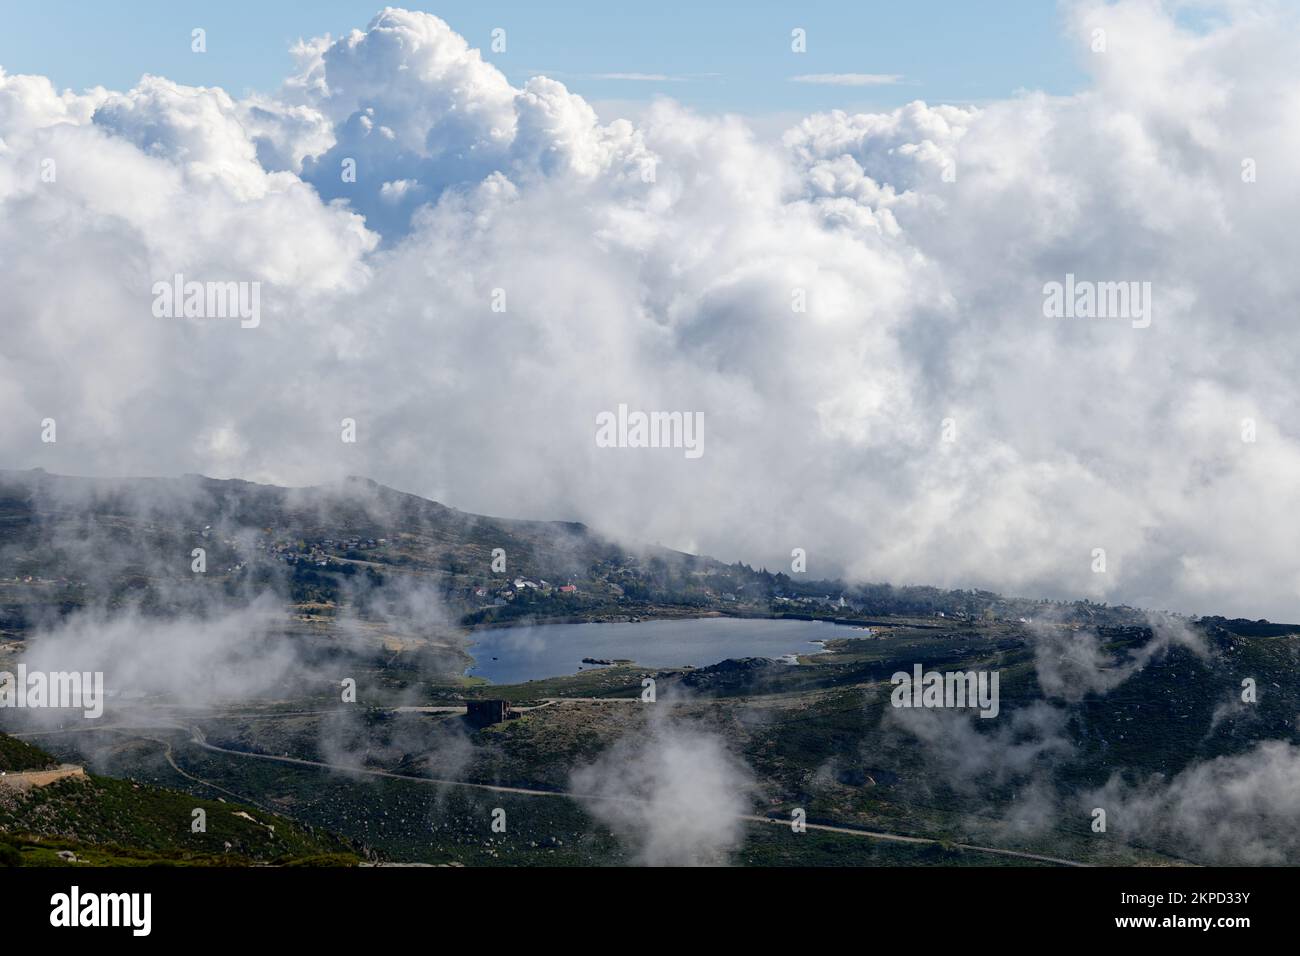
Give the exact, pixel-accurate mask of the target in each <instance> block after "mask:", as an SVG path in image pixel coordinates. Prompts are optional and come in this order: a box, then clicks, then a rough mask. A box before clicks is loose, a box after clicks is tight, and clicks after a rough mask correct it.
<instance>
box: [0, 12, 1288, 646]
mask: <svg viewBox="0 0 1300 956" xmlns="http://www.w3.org/2000/svg"><path fill="white" fill-rule="evenodd" d="M970 6H974V5H967V4H953V5H951V7H948V6H939V5H933V6H931V5H927V4H900V5H897V7H895V6H894V5H890V6H889V7H886V6H885V5H883V4H882V5H878V6H877V5H865V6H863V5H859V4H852V5H850V4H845V5H844V8H845V11H848V10H851V11H852V12H845V11H837V10H836V8H835V6H834V5H830V4H826V5H817V6H814V7H812V8H811V9H803V8H801V9H800V12H799V14H798V16H797V18H792V17H791V16H787V15H786V14H784V13H781V12H780V11H778V10H776V9H775V8H768V7H758V8H756V11H755V12H752V13H747V14H746V15H745V16H743V17H737V16H735V15H733V14H729V13H728V14H710V13H708V12H703V13H701V12H699V11H697V10H695V9H694V8H685V7H683V8H682V12H681V13H679V14H677V15H674V14H673V10H672V8H671V7H664V6H657V7H655V8H654V9H653V11H650V12H644V13H641V12H637V11H630V12H622V11H620V13H619V15H618V16H617V17H615V16H613V15H611V14H607V13H601V12H600V11H599V10H598V9H597V8H594V7H593V8H592V10H591V11H585V10H583V9H580V8H576V7H575V8H564V9H563V11H562V12H555V10H556V8H550V11H551V12H550V15H548V16H544V15H542V14H540V13H535V12H534V13H530V12H528V9H529V8H523V7H521V8H520V12H519V13H517V14H511V13H510V12H509V11H508V10H506V11H503V12H501V14H500V16H497V15H496V12H495V11H489V12H488V13H481V12H474V11H473V10H466V12H464V13H460V12H459V11H457V10H456V9H455V8H448V7H442V8H439V9H440V11H441V13H442V15H443V17H445V18H442V17H440V16H435V15H432V14H429V13H426V12H421V11H415V10H402V9H394V10H388V11H384V12H378V11H372V10H370V9H369V8H364V9H363V8H361V7H357V6H350V5H342V4H313V5H306V4H303V5H291V4H284V3H275V4H263V5H261V6H258V7H253V6H251V5H240V4H233V5H227V6H223V7H221V8H220V12H219V13H214V14H208V13H207V12H206V11H205V14H204V17H203V19H207V17H208V16H219V17H220V18H219V19H211V20H208V22H207V26H205V27H204V29H205V30H207V31H208V33H207V34H206V40H207V47H208V52H206V53H204V54H194V53H191V52H190V51H189V35H190V34H189V30H190V28H191V24H190V21H191V20H196V19H197V18H195V17H190V16H188V15H187V11H188V10H190V9H195V8H190V7H185V6H182V7H181V8H180V9H181V11H182V13H181V14H180V15H177V14H175V13H174V12H172V8H171V7H164V6H161V5H159V6H157V7H151V6H150V5H149V4H133V5H132V7H131V9H132V10H133V12H134V14H135V16H134V19H133V20H132V21H130V22H127V21H125V20H124V19H123V18H122V17H121V15H120V14H119V13H105V12H101V11H100V9H99V7H98V6H97V5H90V4H87V5H84V6H81V5H59V4H53V5H50V4H46V5H40V6H39V7H38V8H37V9H38V10H39V13H36V12H33V11H32V9H31V8H29V7H28V6H26V5H23V6H14V7H7V8H6V9H5V11H4V15H3V16H4V19H3V22H4V24H5V30H4V31H3V33H2V34H0V69H2V70H3V72H0V262H3V263H4V265H5V267H6V274H7V276H9V280H8V282H7V285H6V290H5V294H4V295H3V296H0V326H2V327H3V329H4V335H3V337H0V449H3V454H4V462H3V464H5V465H8V466H9V467H16V468H31V467H38V466H39V467H44V468H46V469H47V470H49V471H53V472H59V473H68V474H94V475H176V474H182V473H202V474H207V475H211V476H213V477H221V478H228V477H238V478H244V479H247V480H253V481H263V482H270V483H276V484H288V485H308V484H318V483H322V482H328V481H333V480H337V479H340V478H342V477H343V476H345V475H350V474H351V475H365V476H367V477H370V478H373V479H375V480H377V481H380V482H382V483H384V484H388V485H391V486H393V487H396V488H399V489H401V490H403V491H409V492H412V493H416V494H420V495H423V496H425V497H429V498H433V499H436V500H439V501H443V502H445V503H447V504H450V505H453V506H455V507H459V508H462V509H464V510H467V511H476V512H481V513H488V514H497V515H504V516H513V517H530V518H547V519H563V520H579V521H584V522H587V523H588V524H590V525H592V526H594V527H596V528H597V529H599V530H601V531H603V532H605V533H607V534H610V535H613V536H615V537H618V538H620V539H622V540H626V541H629V542H651V543H654V542H658V543H662V544H665V545H669V546H672V547H677V548H681V549H683V550H688V551H692V552H696V553H704V554H711V555H713V556H715V557H718V558H721V559H724V560H728V561H734V560H744V561H746V562H749V563H750V564H752V565H754V566H767V567H768V568H770V569H773V570H777V569H786V568H787V566H789V565H791V562H792V554H793V552H794V551H795V550H796V549H799V550H801V551H802V552H804V553H805V554H806V556H807V557H806V567H807V572H806V573H808V574H809V575H810V576H811V577H823V576H835V575H843V576H845V577H848V578H851V579H854V580H865V581H890V582H893V583H896V584H933V585H938V586H944V587H987V588H990V589H993V590H998V591H1002V592H1005V593H1009V594H1014V595H1022V596H1031V597H1049V598H1079V597H1088V598H1091V599H1094V600H1104V601H1109V602H1112V603H1120V602H1125V603H1130V604H1135V605H1138V606H1143V607H1150V608H1155V609H1166V608H1167V609H1171V610H1177V611H1183V612H1188V613H1203V614H1208V613H1223V614H1228V615H1240V616H1246V617H1250V618H1257V617H1270V618H1272V619H1274V620H1291V621H1297V620H1300V554H1298V553H1297V550H1296V548H1295V530H1296V520H1295V516H1296V515H1297V514H1300V390H1298V389H1297V386H1296V380H1295V371H1294V354H1295V344H1296V333H1295V320H1294V303H1295V302H1296V301H1297V300H1300V279H1298V278H1297V275H1296V270H1295V268H1294V262H1295V259H1296V258H1297V253H1300V249H1298V248H1297V242H1298V240H1297V239H1296V237H1295V233H1294V229H1293V227H1292V223H1293V222H1294V221H1295V220H1296V218H1297V217H1298V216H1300V181H1297V180H1296V179H1295V177H1294V176H1293V175H1291V173H1290V170H1291V168H1292V167H1293V158H1294V156H1295V155H1297V153H1298V152H1300V125H1298V124H1297V123H1296V122H1295V116H1296V115H1297V112H1296V111H1297V107H1298V106H1300V80H1297V76H1296V72H1295V69H1294V49H1295V47H1296V43H1297V41H1298V40H1300V24H1298V23H1297V16H1296V12H1295V10H1294V9H1293V8H1292V7H1291V6H1289V5H1282V4H1273V3H1268V2H1263V0H1259V2H1255V0H1222V2H1195V3H1192V2H1185V3H1184V2H1172V0H1171V2H1159V0H1120V2H1116V3H1103V2H1097V0H1080V2H1070V3H1065V4H1063V5H1061V6H1059V7H1050V8H1049V7H1048V5H1045V4H1028V3H1026V4H1012V5H998V9H999V10H1001V11H1003V14H999V15H998V16H996V17H994V16H988V17H987V19H985V18H984V16H977V15H975V14H974V13H971V12H969V11H968V7H970ZM891 11H893V12H891ZM1006 11H1013V13H1014V15H1013V13H1008V12H1006ZM33 17H36V19H33ZM498 23H499V24H501V25H504V28H505V29H506V30H507V50H506V52H505V53H504V54H494V53H493V52H492V51H491V49H490V43H491V30H492V28H493V27H494V25H497V24H498ZM795 26H802V27H804V28H805V29H806V30H807V31H808V32H807V38H808V52H806V53H795V52H793V51H792V50H791V49H790V30H791V29H793V28H794V27H795ZM327 34H328V35H327ZM300 41H301V42H300ZM503 61H504V62H503ZM642 72H644V73H661V74H663V75H664V76H682V77H688V78H687V79H683V80H681V81H662V82H660V81H644V80H639V81H638V80H626V79H624V80H601V79H598V78H597V76H596V75H597V74H608V73H621V74H627V73H642ZM844 73H855V74H863V75H872V76H882V75H883V76H887V77H892V76H895V75H897V76H898V77H900V78H901V79H900V81H899V82H897V83H883V84H880V83H878V84H876V85H874V86H861V85H859V86H852V85H843V84H842V83H841V84H833V83H822V82H817V83H814V82H792V81H791V77H796V76H820V75H828V74H832V75H833V74H844ZM712 74H718V75H717V76H712ZM177 276H180V277H181V278H180V279H177V278H176V277H177ZM178 282H179V283H180V284H181V286H182V288H184V287H185V284H186V283H187V282H188V283H197V287H198V288H199V289H200V290H208V291H209V292H211V293H212V294H213V295H215V291H214V290H223V291H224V290H226V289H227V287H228V286H227V284H229V283H233V284H234V286H233V287H234V288H236V289H237V291H238V292H239V293H240V294H244V295H246V296H247V297H248V298H247V299H246V301H245V303H244V304H245V305H247V306H248V307H249V308H250V309H252V306H253V300H252V298H251V297H252V295H253V294H254V292H256V295H257V300H256V309H255V315H254V312H253V311H250V312H249V313H248V315H247V316H244V315H243V314H242V313H239V314H236V310H235V309H234V306H233V303H232V305H231V307H230V308H228V309H227V308H225V307H223V306H221V305H220V304H219V303H217V300H216V299H213V300H212V301H213V302H214V303H217V304H215V305H214V306H213V307H212V310H211V311H210V312H205V310H204V307H203V306H202V301H206V300H204V299H203V297H202V296H200V297H199V300H200V305H199V306H198V307H196V308H195V309H194V310H193V311H192V312H191V311H189V310H187V308H186V307H185V306H184V305H183V304H180V303H176V302H172V301H171V299H170V293H168V292H167V290H169V289H171V288H174V286H175V284H176V283H178ZM1067 288H1068V289H1069V290H1071V291H1070V293H1069V295H1070V302H1069V308H1065V307H1061V308H1057V307H1056V306H1054V305H1053V303H1054V302H1055V303H1056V305H1057V306H1059V305H1061V298H1062V290H1064V289H1067ZM1053 290H1055V291H1053ZM1121 292H1123V293H1125V294H1126V295H1127V296H1128V298H1127V299H1121V298H1120V293H1121ZM1094 293H1096V294H1095V295H1094ZM622 406H626V408H627V409H629V410H632V411H643V412H646V413H653V412H660V413H671V412H676V413H680V414H681V415H682V416H683V420H686V417H689V419H690V420H691V421H695V420H696V418H697V417H698V418H699V420H700V421H702V422H703V426H702V433H701V434H700V435H699V436H697V437H699V438H700V439H701V444H700V446H699V448H698V449H697V450H699V451H700V454H698V455H697V454H687V453H684V449H682V448H678V447H668V448H645V447H636V446H635V444H633V443H630V442H627V441H620V442H618V443H616V447H607V445H608V443H602V440H601V431H600V428H599V422H601V421H602V419H603V418H604V417H605V416H612V415H614V414H615V413H616V412H617V410H619V409H620V407H622ZM349 422H350V423H351V426H349V425H348V424H347V423H349ZM55 425H57V429H56V430H57V437H55V435H54V430H55V428H54V426H55ZM349 434H350V435H351V438H353V439H355V440H349V437H348V436H349Z"/></svg>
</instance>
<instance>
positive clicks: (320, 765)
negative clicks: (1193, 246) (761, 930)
mask: <svg viewBox="0 0 1300 956" xmlns="http://www.w3.org/2000/svg"><path fill="white" fill-rule="evenodd" d="M567 700H578V698H551V699H548V700H547V701H546V704H552V703H559V702H562V701H567ZM584 700H585V698H584ZM590 700H593V701H595V700H627V701H633V702H635V701H637V698H634V697H631V698H590ZM413 709H414V708H413ZM420 709H421V710H423V709H424V708H420ZM429 710H435V708H429ZM436 710H437V711H439V712H442V711H444V709H443V708H436ZM446 710H447V711H451V710H464V708H463V707H462V708H447V709H446ZM106 730H117V731H121V730H131V731H137V732H139V731H143V730H179V731H182V732H184V731H188V732H189V734H190V741H191V742H192V743H193V744H195V745H196V746H198V747H201V748H203V749H204V750H208V751H211V752H213V753H219V754H226V755H228V756H232V757H243V758H246V759H250V760H269V761H272V762H274V763H281V764H288V765H290V766H295V767H310V768H313V769H317V770H331V771H337V772H341V773H351V774H366V775H367V776H372V777H386V778H389V779H392V780H404V781H406V782H407V783H421V784H427V785H431V786H439V787H463V788H466V789H471V790H484V791H488V792H491V793H508V794H514V795H517V796H525V797H561V798H563V799H566V800H575V801H578V802H582V801H597V800H606V801H620V802H628V803H639V802H642V801H638V800H635V799H634V798H619V797H606V796H598V795H594V794H583V793H575V792H573V791H568V790H538V789H534V788H531V787H509V786H504V785H501V784H491V783H471V782H469V781H466V780H444V779H440V778H437V777H416V776H413V775H411V774H404V773H393V772H392V771H389V770H372V769H369V768H364V767H349V766H346V765H344V764H333V763H324V762H322V761H319V760H306V759H304V758H302V757H278V756H275V755H274V754H259V753H250V752H249V751H246V750H232V749H230V748H228V747H218V746H217V745H216V744H210V743H208V740H207V737H206V735H205V734H204V733H203V730H202V729H201V728H200V727H198V726H197V725H194V724H189V725H182V724H170V725H165V726H161V727H146V728H142V727H85V728H78V729H77V730H70V731H61V730H50V731H36V732H31V733H23V734H13V735H11V736H14V737H42V736H49V735H53V734H61V733H91V732H94V731H106ZM142 736H145V737H146V739H148V740H153V741H155V742H156V743H160V744H162V745H163V746H164V748H165V752H164V756H165V757H166V759H167V762H168V763H169V764H170V765H171V766H172V769H174V770H175V771H176V772H177V773H179V774H180V775H181V776H182V777H184V778H186V779H187V780H191V781H193V782H195V783H199V784H202V785H203V786H205V787H211V788H212V789H214V790H220V791H221V792H222V793H225V794H228V795H229V796H231V797H233V798H235V799H236V800H239V801H241V802H243V803H252V804H254V805H256V806H259V807H261V808H262V809H263V810H268V808H267V807H265V806H263V805H262V804H260V803H258V802H257V801H256V800H253V799H251V798H249V797H245V796H242V795H240V794H236V793H233V792H232V791H230V790H226V789H224V788H223V787H219V786H217V785H216V784H213V783H209V782H208V781H207V780H203V779H201V778H199V777H195V776H193V775H192V774H189V773H186V772H185V771H184V770H182V769H181V768H180V767H179V766H178V765H177V763H176V761H175V760H174V759H173V757H172V748H171V744H170V743H168V742H166V741H164V740H159V739H158V738H157V737H148V736H147V735H143V734H142ZM268 812H271V811H269V810H268ZM737 819H740V820H744V821H746V822H748V823H766V824H769V825H772V826H779V827H789V826H790V821H789V820H787V819H782V818H779V817H764V816H757V815H750V814H742V815H741V816H739V817H738V818H737ZM804 826H805V827H806V828H807V829H809V830H815V831H817V832H821V833H836V834H841V835H844V836H853V837H859V838H861V839H867V840H885V841H889V842H893V843H910V844H914V845H922V846H942V845H945V844H944V841H942V840H936V839H934V838H932V837H917V836H907V835H905V834H902V833H886V832H883V831H880V830H858V829H854V828H853V827H842V826H833V825H830V824H825V823H805V824H804ZM947 845H948V846H951V847H952V848H954V849H959V850H968V851H970V852H973V853H987V854H991V855H993V856H1004V857H1012V858H1015V859H1019V860H1031V861H1033V862H1036V863H1050V864H1053V865H1055V866H1076V867H1087V866H1089V864H1087V863H1083V862H1080V861H1078V860H1066V859H1063V858H1061V857H1055V856H1045V855H1043V854H1040V853H1026V852H1023V851H1020V850H1007V849H1003V848H1001V847H993V846H976V845H975V844H971V843H950V844H947Z"/></svg>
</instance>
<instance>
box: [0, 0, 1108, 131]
mask: <svg viewBox="0 0 1300 956" xmlns="http://www.w3.org/2000/svg"><path fill="white" fill-rule="evenodd" d="M409 8H410V9H412V10H417V9H418V10H424V11H428V12H430V13H434V14H436V15H437V16H439V17H441V18H442V19H444V20H445V21H447V23H448V24H450V26H451V27H452V28H453V29H454V30H456V31H457V32H458V33H460V34H461V35H462V36H464V37H465V38H466V39H467V40H469V41H470V42H471V43H472V44H473V45H475V46H477V47H480V48H482V49H483V50H484V52H485V55H486V57H487V59H488V60H489V61H490V62H491V63H492V64H493V65H494V66H496V67H497V68H498V69H500V70H501V71H502V72H503V73H504V74H505V75H506V77H507V78H508V79H509V80H510V81H511V82H512V83H514V84H516V85H520V84H522V83H523V82H524V81H525V80H527V79H528V78H529V77H530V76H534V75H536V74H539V73H541V74H545V75H546V76H550V77H554V78H556V79H559V80H562V81H563V82H564V83H565V85H566V86H568V87H569V89H571V90H572V91H574V92H576V93H579V94H581V95H582V96H583V97H585V98H586V99H588V100H592V101H595V102H598V103H611V104H614V103H622V102H623V101H632V102H638V101H644V100H646V99H649V98H651V97H653V96H656V95H662V96H671V97H673V98H674V99H677V100H679V101H681V102H683V103H687V104H690V105H691V106H694V107H697V108H699V109H701V110H709V111H714V112H739V113H745V114H750V115H764V114H769V113H783V112H786V111H803V112H811V111H814V110H817V109H828V108H858V107H875V108H878V107H892V106H898V105H901V104H902V103H906V102H908V101H910V100H913V99H925V100H929V101H943V102H948V103H959V102H961V103H964V102H975V101H981V100H987V99H991V98H996V97H1005V96H1009V95H1011V94H1013V93H1014V92H1015V91H1016V90H1019V89H1041V90H1046V91H1048V92H1051V93H1069V92H1072V91H1073V90H1075V89H1076V88H1078V86H1079V85H1081V83H1082V82H1083V80H1084V73H1083V71H1082V69H1081V68H1080V65H1079V62H1078V58H1079V57H1078V53H1077V51H1076V50H1074V49H1072V48H1071V47H1070V45H1069V44H1068V43H1067V42H1066V39H1065V38H1064V37H1063V36H1062V34H1061V31H1060V22H1061V21H1060V15H1059V11H1058V9H1057V7H1056V6H1055V5H1054V4H1053V3H1052V2H1050V0H1000V2H998V3H993V4H987V3H986V4H971V3H963V2H957V0H913V2H909V3H895V2H882V0H864V2H860V3H839V2H826V0H821V2H811V3H772V2H757V3H747V4H745V5H744V12H743V13H741V12H738V10H737V5H736V4H734V3H732V4H728V3H697V2H696V3H693V2H678V0H670V2H666V3H655V4H619V3H602V2H585V3H573V2H569V3H545V4H542V3H535V2H519V3H482V2H449V3H435V4H413V5H410V7H409ZM129 9H130V11H131V14H130V15H129V16H123V15H122V12H121V9H120V8H116V7H113V6H112V5H109V4H103V3H96V2H90V0H86V2H67V0H52V2H50V3H42V4H30V3H14V2H8V0H6V2H4V3H0V10H3V15H2V17H3V20H2V22H3V24H4V29H3V31H0V64H3V65H4V67H5V69H6V70H8V71H9V72H11V73H23V72H33V73H41V74H43V75H45V76H48V77H49V78H50V79H51V81H52V82H54V84H55V85H56V86H58V87H60V88H64V87H67V88H71V89H73V90H78V91H80V90H83V89H86V88H88V87H93V86H96V85H103V86H107V87H110V88H113V89H127V88H129V87H130V86H132V85H134V83H135V82H136V81H137V80H138V79H139V78H140V77H141V76H142V75H143V74H145V73H153V74H159V75H162V76H166V77H168V78H170V79H173V80H175V81H177V82H179V83H185V84H187V85H192V86H220V87H222V88H223V89H225V90H227V91H229V92H231V93H234V94H241V93H247V92H251V91H260V92H271V91H274V90H275V89H276V88H277V87H278V86H279V85H280V83H281V82H282V81H283V79H284V76H285V74H286V73H287V72H288V71H289V69H290V68H291V67H292V61H291V59H290V57H289V55H288V52H287V51H288V49H289V47H290V46H291V45H292V44H293V43H294V42H295V41H297V40H299V39H301V38H304V37H312V36H319V35H323V34H326V33H328V34H331V35H333V36H336V37H337V36H340V35H342V34H345V33H347V32H348V31H349V30H352V29H355V28H357V27H359V26H364V25H365V24H366V23H367V22H368V21H369V20H370V18H371V17H372V16H374V14H375V13H376V12H377V11H378V9H380V7H378V6H376V5H375V4H374V3H365V2H356V0H324V2H316V3H284V2H278V3H266V2H249V0H232V2H228V3H221V4H208V5H199V4H194V3H175V2H161V0H135V2H133V3H131V5H130V8H129ZM195 27H202V28H203V29H205V30H206V31H207V40H208V43H207V52H206V53H205V54H202V55H198V54H194V53H192V52H191V50H190V34H191V31H192V30H193V29H194V28H195ZM936 27H941V29H936ZM496 28H500V29H504V30H505V31H506V36H505V39H506V48H505V50H504V51H502V52H493V51H492V50H491V48H490V44H491V37H492V31H493V30H494V29H496ZM795 28H802V29H804V30H805V31H807V37H808V42H807V47H806V53H804V54H802V55H800V56H797V57H795V56H792V55H791V50H790V44H791V35H790V34H791V31H792V30H793V29H795ZM846 74H860V75H864V76H879V77H887V78H890V79H891V81H892V82H890V83H888V84H887V85H883V86H880V85H872V86H858V87H844V86H834V85H830V84H815V83H810V82H792V81H791V78H792V77H796V76H818V75H838V76H843V75H846Z"/></svg>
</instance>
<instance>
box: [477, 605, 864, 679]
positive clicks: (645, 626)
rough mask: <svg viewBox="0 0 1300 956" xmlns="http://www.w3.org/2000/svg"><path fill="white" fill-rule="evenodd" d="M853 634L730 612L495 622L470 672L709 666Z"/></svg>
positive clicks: (502, 675)
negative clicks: (629, 664)
mask: <svg viewBox="0 0 1300 956" xmlns="http://www.w3.org/2000/svg"><path fill="white" fill-rule="evenodd" d="M851 636H853V632H852V631H850V630H847V629H845V628H837V627H836V626H835V625H834V624H829V623H827V622H825V621H770V620H741V619H738V618H729V617H708V618H693V619H688V620H673V621H638V622H635V623H626V624H607V623H598V624H542V625H537V626H533V627H498V628H491V629H488V630H483V631H476V632H475V633H474V634H472V635H471V638H470V639H471V641H472V643H471V644H470V647H469V652H470V654H471V655H473V657H474V664H473V666H472V667H470V668H469V669H468V670H467V671H465V673H466V674H467V675H469V676H471V677H483V678H486V679H487V680H488V681H490V682H491V683H493V684H519V683H522V682H524V681H528V680H538V679H540V678H543V677H559V676H561V675H564V674H576V673H577V672H578V671H579V670H580V669H587V668H591V667H597V666H599V665H595V664H583V663H582V659H583V658H584V657H595V658H604V659H606V660H616V659H620V658H623V659H627V660H633V661H636V662H637V663H638V664H643V665H645V666H646V667H682V666H691V667H705V666H707V665H709V664H716V663H718V662H719V661H724V660H727V659H728V658H737V657H773V658H780V657H783V656H785V655H787V654H817V653H820V652H821V650H822V648H821V647H820V646H818V645H816V644H812V643H810V642H812V641H825V640H828V639H830V638H832V637H851ZM493 658H495V660H494V659H493Z"/></svg>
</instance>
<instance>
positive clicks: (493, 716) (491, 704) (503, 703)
mask: <svg viewBox="0 0 1300 956" xmlns="http://www.w3.org/2000/svg"><path fill="white" fill-rule="evenodd" d="M465 716H466V717H468V718H469V722H470V723H471V724H476V725H477V726H479V727H487V726H488V725H490V724H499V723H501V722H502V721H503V720H509V719H510V702H509V701H508V700H467V701H465Z"/></svg>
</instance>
